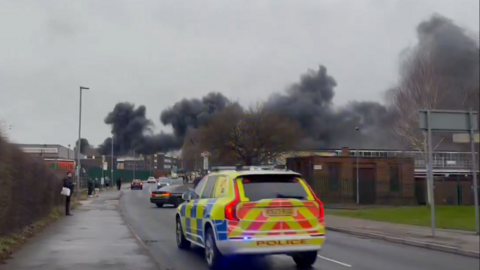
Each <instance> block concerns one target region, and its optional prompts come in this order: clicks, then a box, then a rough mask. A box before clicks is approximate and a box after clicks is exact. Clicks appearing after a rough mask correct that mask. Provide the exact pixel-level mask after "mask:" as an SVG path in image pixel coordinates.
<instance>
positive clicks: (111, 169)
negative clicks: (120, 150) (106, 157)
mask: <svg viewBox="0 0 480 270" xmlns="http://www.w3.org/2000/svg"><path fill="white" fill-rule="evenodd" d="M110 154H111V157H110V163H111V164H110V177H111V178H110V181H111V183H112V186H113V135H112V151H111V153H110Z"/></svg>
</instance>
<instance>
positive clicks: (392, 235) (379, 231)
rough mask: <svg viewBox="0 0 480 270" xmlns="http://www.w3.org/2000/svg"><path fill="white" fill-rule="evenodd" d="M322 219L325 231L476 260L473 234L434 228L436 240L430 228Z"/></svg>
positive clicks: (479, 242)
mask: <svg viewBox="0 0 480 270" xmlns="http://www.w3.org/2000/svg"><path fill="white" fill-rule="evenodd" d="M325 220H326V225H327V229H329V230H332V231H337V232H343V233H349V234H354V235H359V236H366V237H371V238H376V239H382V240H386V241H390V242H395V243H400V244H405V245H411V246H418V247H423V248H428V249H432V250H439V251H444V252H450V253H457V254H461V255H465V256H472V257H476V258H478V257H479V250H480V237H479V236H478V235H476V234H475V233H474V232H466V231H455V230H443V229H436V230H435V237H432V230H431V228H429V227H420V226H411V225H400V224H392V223H387V222H379V221H372V220H362V219H354V218H348V217H339V216H334V215H326V216H325Z"/></svg>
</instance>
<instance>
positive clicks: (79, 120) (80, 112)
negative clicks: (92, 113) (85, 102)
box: [77, 86, 90, 188]
mask: <svg viewBox="0 0 480 270" xmlns="http://www.w3.org/2000/svg"><path fill="white" fill-rule="evenodd" d="M89 89H90V88H88V87H83V86H80V106H79V108H78V110H79V112H78V140H77V185H78V188H80V138H81V135H82V93H83V90H89Z"/></svg>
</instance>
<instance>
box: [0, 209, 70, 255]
mask: <svg viewBox="0 0 480 270" xmlns="http://www.w3.org/2000/svg"><path fill="white" fill-rule="evenodd" d="M62 214H63V207H55V208H54V209H53V210H52V212H51V213H50V215H48V216H47V217H45V218H43V219H41V220H39V221H37V222H35V223H33V224H32V225H30V226H27V227H26V228H24V229H23V230H20V231H19V232H17V233H13V234H11V235H9V236H5V237H3V238H0V264H1V263H3V262H5V260H7V259H8V258H10V256H11V255H12V253H13V252H15V251H16V250H18V249H19V248H21V247H22V246H23V245H24V244H25V243H26V242H27V241H28V240H29V239H30V238H32V237H33V236H35V235H36V234H37V233H39V232H40V231H41V230H42V229H43V228H45V227H46V226H48V225H49V224H51V223H52V222H54V221H56V220H57V219H59V218H60V217H61V216H62Z"/></svg>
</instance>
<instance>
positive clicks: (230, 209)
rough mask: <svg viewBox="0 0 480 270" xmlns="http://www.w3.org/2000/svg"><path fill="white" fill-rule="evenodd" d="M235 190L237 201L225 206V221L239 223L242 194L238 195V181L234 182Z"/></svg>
mask: <svg viewBox="0 0 480 270" xmlns="http://www.w3.org/2000/svg"><path fill="white" fill-rule="evenodd" d="M233 190H234V191H235V199H234V200H233V201H232V202H230V203H228V204H227V205H226V206H225V219H226V220H234V221H238V220H239V219H238V217H237V205H238V203H239V202H240V194H239V193H238V186H237V181H236V180H234V182H233Z"/></svg>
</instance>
